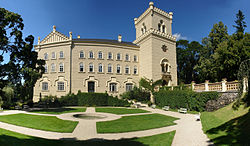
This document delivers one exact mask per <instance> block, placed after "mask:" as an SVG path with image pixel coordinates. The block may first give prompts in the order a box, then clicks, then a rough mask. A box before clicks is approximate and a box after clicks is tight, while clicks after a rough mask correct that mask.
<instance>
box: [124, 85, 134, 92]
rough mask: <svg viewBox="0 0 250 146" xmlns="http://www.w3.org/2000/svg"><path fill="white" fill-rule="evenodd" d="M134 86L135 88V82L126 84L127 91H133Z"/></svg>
mask: <svg viewBox="0 0 250 146" xmlns="http://www.w3.org/2000/svg"><path fill="white" fill-rule="evenodd" d="M132 88H133V84H131V83H128V84H126V91H127V92H128V91H131V90H132Z"/></svg>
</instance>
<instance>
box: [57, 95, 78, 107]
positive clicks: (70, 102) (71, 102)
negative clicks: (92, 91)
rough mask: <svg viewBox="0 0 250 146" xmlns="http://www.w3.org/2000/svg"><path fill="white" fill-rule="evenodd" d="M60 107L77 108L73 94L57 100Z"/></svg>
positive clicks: (76, 101) (76, 100) (75, 97)
mask: <svg viewBox="0 0 250 146" xmlns="http://www.w3.org/2000/svg"><path fill="white" fill-rule="evenodd" d="M59 102H60V104H61V105H64V106H77V105H78V98H77V96H76V95H75V94H67V95H66V96H62V97H61V98H60V99H59Z"/></svg>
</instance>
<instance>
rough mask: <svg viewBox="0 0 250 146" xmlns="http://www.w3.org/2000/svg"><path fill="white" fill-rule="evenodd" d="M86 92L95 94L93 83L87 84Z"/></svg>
mask: <svg viewBox="0 0 250 146" xmlns="http://www.w3.org/2000/svg"><path fill="white" fill-rule="evenodd" d="M88 92H95V82H91V81H90V82H88Z"/></svg>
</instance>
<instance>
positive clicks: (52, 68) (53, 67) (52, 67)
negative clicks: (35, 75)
mask: <svg viewBox="0 0 250 146" xmlns="http://www.w3.org/2000/svg"><path fill="white" fill-rule="evenodd" d="M55 71H56V68H55V64H54V63H52V64H51V72H55Z"/></svg>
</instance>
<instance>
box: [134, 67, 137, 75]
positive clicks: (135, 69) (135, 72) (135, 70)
mask: <svg viewBox="0 0 250 146" xmlns="http://www.w3.org/2000/svg"><path fill="white" fill-rule="evenodd" d="M134 74H135V75H136V74H137V66H134Z"/></svg>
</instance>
